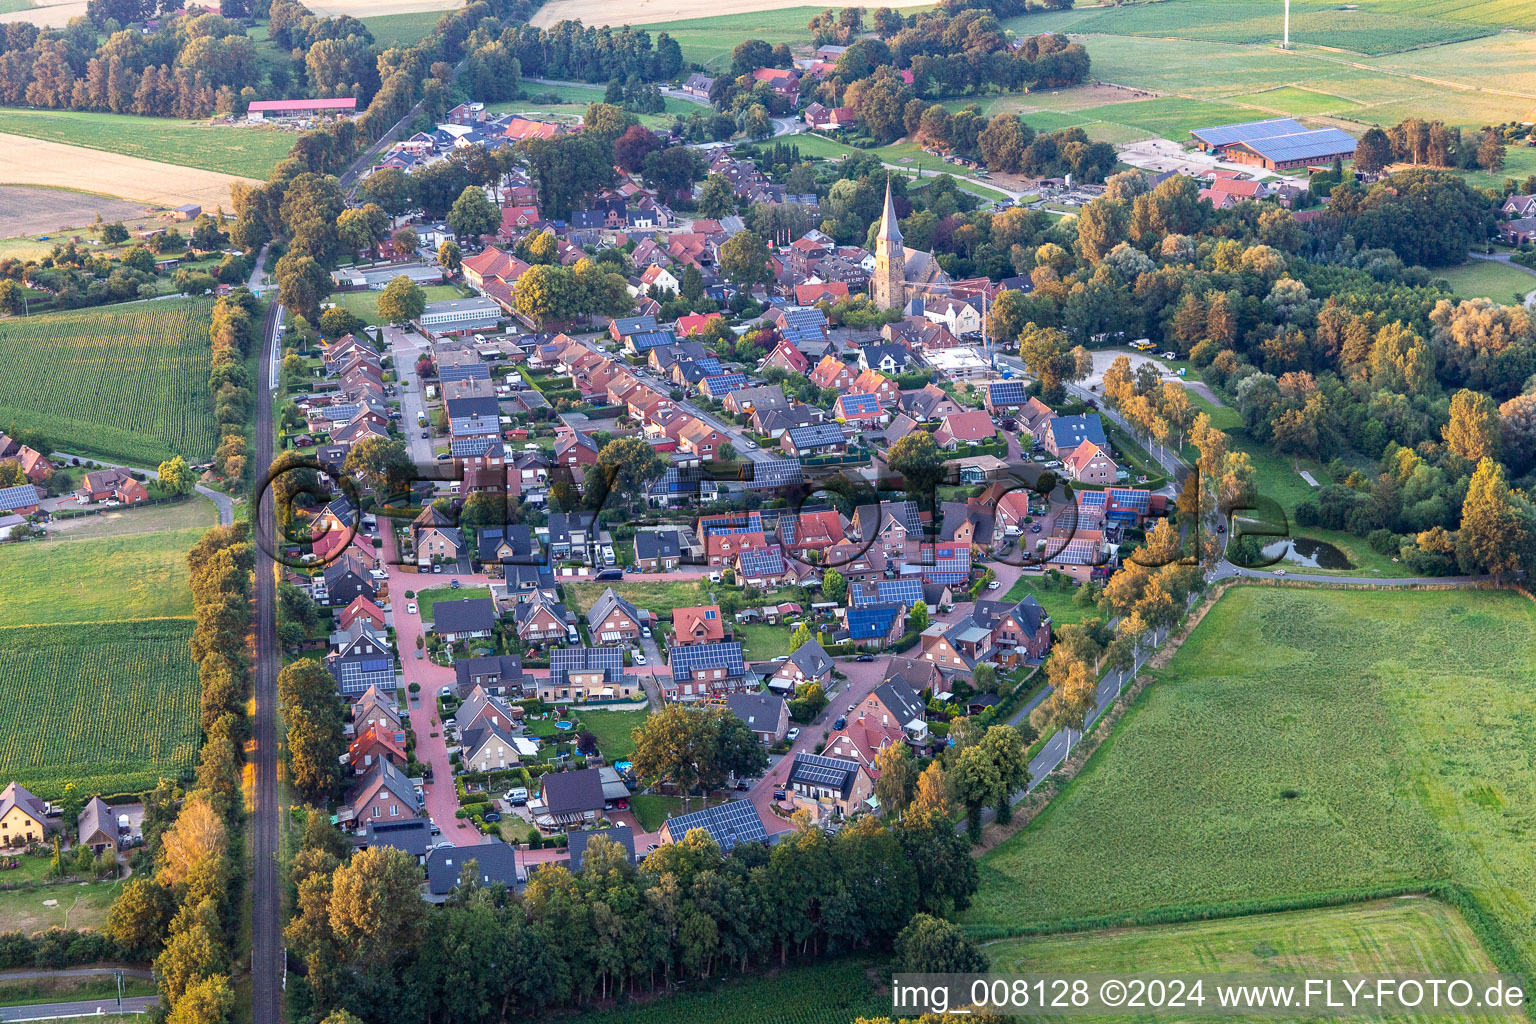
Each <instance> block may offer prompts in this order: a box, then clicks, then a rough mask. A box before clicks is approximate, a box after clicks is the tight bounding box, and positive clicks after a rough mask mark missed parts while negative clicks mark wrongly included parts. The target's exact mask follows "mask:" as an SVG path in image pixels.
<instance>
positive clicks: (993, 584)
mask: <svg viewBox="0 0 1536 1024" xmlns="http://www.w3.org/2000/svg"><path fill="white" fill-rule="evenodd" d="M1001 586H1002V583H1000V582H998V581H997V580H993V581H992V582H991V583H988V584H987V589H988V590H996V589H998V588H999V587H1001Z"/></svg>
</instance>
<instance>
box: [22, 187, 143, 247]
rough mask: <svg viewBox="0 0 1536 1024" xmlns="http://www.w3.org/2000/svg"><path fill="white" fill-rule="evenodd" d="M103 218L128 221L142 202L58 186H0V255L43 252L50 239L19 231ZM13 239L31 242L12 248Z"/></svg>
mask: <svg viewBox="0 0 1536 1024" xmlns="http://www.w3.org/2000/svg"><path fill="white" fill-rule="evenodd" d="M98 214H99V215H100V216H101V219H102V220H104V221H107V222H109V223H110V222H112V221H115V220H121V221H130V220H133V219H134V218H135V217H142V216H143V215H144V204H142V203H130V202H128V201H126V200H123V199H108V198H106V197H105V196H92V195H86V194H85V193H83V192H69V191H66V190H65V189H61V188H23V187H18V186H4V187H0V256H33V255H37V256H46V255H47V254H48V251H49V250H50V249H52V248H53V246H52V244H51V243H50V242H41V243H39V242H35V241H33V240H32V239H30V238H21V237H19V236H22V235H47V234H52V233H54V232H61V231H65V230H67V229H70V228H76V229H78V230H79V231H81V232H82V233H83V232H84V231H85V230H86V228H85V225H88V224H90V223H91V222H92V221H94V220H95V219H96V217H97V215H98ZM13 243H26V245H28V246H29V247H31V246H35V247H36V248H35V249H31V250H30V251H27V252H22V251H18V250H17V249H15V248H13Z"/></svg>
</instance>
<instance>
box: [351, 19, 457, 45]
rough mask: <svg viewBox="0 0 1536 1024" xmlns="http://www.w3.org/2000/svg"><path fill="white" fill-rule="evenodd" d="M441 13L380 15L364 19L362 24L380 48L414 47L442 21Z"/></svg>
mask: <svg viewBox="0 0 1536 1024" xmlns="http://www.w3.org/2000/svg"><path fill="white" fill-rule="evenodd" d="M443 13H444V12H442V11H415V12H413V13H411V14H381V15H379V16H378V17H376V18H364V19H363V24H364V25H367V26H368V31H369V32H372V33H373V39H374V42H376V43H378V44H379V45H380V46H384V47H389V46H414V45H416V44H417V43H419V42H421V41H422V40H423V39H425V38H426V37H427V36H429V35H431V34H432V30H433V29H434V28H436V27H437V23H438V22H439V21H441V20H443Z"/></svg>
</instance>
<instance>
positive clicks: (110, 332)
mask: <svg viewBox="0 0 1536 1024" xmlns="http://www.w3.org/2000/svg"><path fill="white" fill-rule="evenodd" d="M211 308H212V304H211V303H210V302H209V301H208V300H206V299H187V300H174V299H172V300H167V301H164V302H140V303H133V304H130V305H125V306H108V307H103V308H100V309H88V310H78V311H71V312H65V313H48V314H45V315H43V316H34V317H27V318H21V319H16V318H12V319H8V320H6V321H4V322H3V323H0V364H3V365H6V366H11V367H32V368H34V369H33V370H32V371H31V372H25V373H6V374H0V423H5V424H7V425H8V426H9V425H14V426H17V427H21V428H30V429H34V430H39V431H41V432H42V433H44V434H46V435H47V436H48V439H49V440H50V441H52V442H53V443H54V444H55V445H56V446H57V447H59V448H62V449H64V450H66V451H74V452H84V453H86V454H90V455H100V456H102V457H104V458H108V459H120V460H122V461H124V462H127V463H129V464H131V465H148V466H154V465H158V464H159V463H160V462H161V461H162V460H164V459H168V458H170V457H171V456H172V455H182V456H185V457H186V459H187V461H188V462H194V463H195V462H203V461H205V460H207V459H209V458H210V457H212V455H213V449H214V445H215V443H216V442H217V440H218V432H217V430H216V429H215V425H214V421H213V403H212V401H211V399H210V397H209V394H208V317H209V310H210V309H211Z"/></svg>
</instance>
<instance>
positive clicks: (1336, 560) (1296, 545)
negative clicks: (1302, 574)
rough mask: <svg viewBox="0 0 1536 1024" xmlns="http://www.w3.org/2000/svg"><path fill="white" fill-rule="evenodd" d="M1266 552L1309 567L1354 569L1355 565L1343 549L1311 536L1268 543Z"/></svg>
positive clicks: (1267, 554) (1268, 555)
mask: <svg viewBox="0 0 1536 1024" xmlns="http://www.w3.org/2000/svg"><path fill="white" fill-rule="evenodd" d="M1264 554H1265V555H1266V556H1267V557H1269V558H1275V557H1277V556H1279V557H1283V558H1284V559H1285V560H1286V561H1288V562H1294V563H1296V564H1297V565H1303V566H1306V567H1307V568H1309V569H1353V568H1354V567H1355V564H1354V563H1353V562H1351V561H1350V560H1349V556H1347V555H1345V554H1344V552H1343V551H1341V550H1340V549H1338V548H1337V547H1335V546H1333V545H1332V544H1329V543H1328V542H1327V541H1323V540H1314V539H1313V538H1311V537H1288V538H1286V539H1285V540H1279V541H1275V542H1274V543H1273V544H1266V545H1264Z"/></svg>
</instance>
